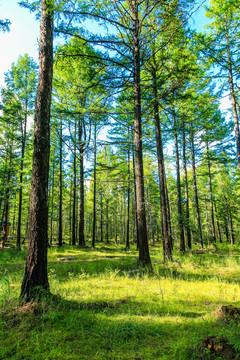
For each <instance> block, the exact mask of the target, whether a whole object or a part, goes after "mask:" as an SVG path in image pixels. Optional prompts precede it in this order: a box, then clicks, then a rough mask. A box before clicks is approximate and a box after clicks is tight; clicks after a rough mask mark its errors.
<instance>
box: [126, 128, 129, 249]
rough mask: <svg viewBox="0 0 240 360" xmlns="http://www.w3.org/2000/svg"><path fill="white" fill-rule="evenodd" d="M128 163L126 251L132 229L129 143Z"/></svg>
mask: <svg viewBox="0 0 240 360" xmlns="http://www.w3.org/2000/svg"><path fill="white" fill-rule="evenodd" d="M128 141H130V132H129V125H128ZM127 163H128V188H127V241H126V249H130V243H129V229H130V144H129V143H128V150H127Z"/></svg>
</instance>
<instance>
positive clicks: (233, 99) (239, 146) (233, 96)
mask: <svg viewBox="0 0 240 360" xmlns="http://www.w3.org/2000/svg"><path fill="white" fill-rule="evenodd" d="M225 31H226V32H225V36H226V43H227V54H228V66H229V67H228V83H229V88H230V95H231V102H232V112H233V118H234V127H235V137H236V144H237V158H238V167H239V168H240V136H239V119H238V113H237V102H236V94H235V90H234V82H233V71H232V55H231V51H230V42H229V35H228V28H227V22H226V20H225Z"/></svg>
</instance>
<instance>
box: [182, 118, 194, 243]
mask: <svg viewBox="0 0 240 360" xmlns="http://www.w3.org/2000/svg"><path fill="white" fill-rule="evenodd" d="M183 169H184V182H185V204H186V222H185V228H186V230H187V231H186V233H187V246H188V249H191V248H192V240H191V231H190V217H189V196H188V174H187V159H186V136H185V123H184V122H183Z"/></svg>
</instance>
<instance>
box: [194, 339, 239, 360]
mask: <svg viewBox="0 0 240 360" xmlns="http://www.w3.org/2000/svg"><path fill="white" fill-rule="evenodd" d="M199 350H200V352H201V354H202V359H206V356H208V358H210V359H215V358H219V357H220V358H222V359H224V360H235V359H236V353H235V349H234V347H233V346H231V345H230V344H228V341H227V339H225V338H224V337H223V336H207V337H206V338H205V339H203V340H202V341H201V344H200V346H199Z"/></svg>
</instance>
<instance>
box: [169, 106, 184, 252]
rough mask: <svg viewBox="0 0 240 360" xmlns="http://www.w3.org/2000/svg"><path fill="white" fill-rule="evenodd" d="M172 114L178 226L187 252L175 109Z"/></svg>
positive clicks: (181, 244)
mask: <svg viewBox="0 0 240 360" xmlns="http://www.w3.org/2000/svg"><path fill="white" fill-rule="evenodd" d="M172 115H173V125H174V144H175V158H176V173H177V208H178V228H179V231H180V251H181V252H185V239H184V229H183V214H182V196H181V181H180V164H179V152H178V136H177V123H176V115H175V112H174V111H173V114H172Z"/></svg>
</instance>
